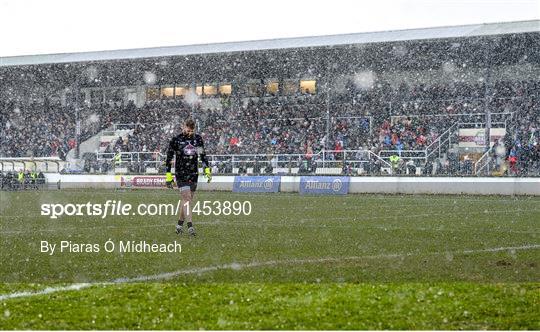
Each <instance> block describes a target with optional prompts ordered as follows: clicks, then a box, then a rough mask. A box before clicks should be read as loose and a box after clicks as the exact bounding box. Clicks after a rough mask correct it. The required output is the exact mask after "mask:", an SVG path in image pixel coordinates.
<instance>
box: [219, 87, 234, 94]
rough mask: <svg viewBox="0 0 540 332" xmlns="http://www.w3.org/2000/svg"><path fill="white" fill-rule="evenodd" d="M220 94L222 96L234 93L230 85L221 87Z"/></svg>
mask: <svg viewBox="0 0 540 332" xmlns="http://www.w3.org/2000/svg"><path fill="white" fill-rule="evenodd" d="M219 93H221V94H222V95H230V94H231V93H232V86H231V85H230V84H223V85H220V86H219Z"/></svg>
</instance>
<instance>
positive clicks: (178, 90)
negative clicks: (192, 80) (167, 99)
mask: <svg viewBox="0 0 540 332" xmlns="http://www.w3.org/2000/svg"><path fill="white" fill-rule="evenodd" d="M188 91H189V88H188V87H186V86H177V87H175V88H174V95H175V96H185V95H186V94H187V93H188Z"/></svg>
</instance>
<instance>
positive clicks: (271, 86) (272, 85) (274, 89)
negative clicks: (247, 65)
mask: <svg viewBox="0 0 540 332" xmlns="http://www.w3.org/2000/svg"><path fill="white" fill-rule="evenodd" d="M278 91H279V83H278V82H268V83H267V84H266V92H267V93H268V94H271V95H277V94H278Z"/></svg>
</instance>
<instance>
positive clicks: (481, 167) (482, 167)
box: [474, 145, 493, 175]
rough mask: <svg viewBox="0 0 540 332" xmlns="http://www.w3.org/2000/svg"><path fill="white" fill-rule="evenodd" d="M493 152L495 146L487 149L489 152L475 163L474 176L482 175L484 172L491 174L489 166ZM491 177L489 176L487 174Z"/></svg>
mask: <svg viewBox="0 0 540 332" xmlns="http://www.w3.org/2000/svg"><path fill="white" fill-rule="evenodd" d="M492 151H493V145H492V146H490V147H489V149H487V151H486V152H485V153H484V154H483V155H482V156H481V157H480V158H478V160H477V161H476V162H475V163H474V174H475V175H481V174H482V172H483V171H484V173H489V164H490V163H491V153H492ZM486 175H489V174H486Z"/></svg>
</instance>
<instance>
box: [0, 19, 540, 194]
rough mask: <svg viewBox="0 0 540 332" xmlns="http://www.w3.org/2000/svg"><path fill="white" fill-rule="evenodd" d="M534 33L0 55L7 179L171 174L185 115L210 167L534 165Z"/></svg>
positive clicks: (497, 169) (313, 169) (539, 73)
mask: <svg viewBox="0 0 540 332" xmlns="http://www.w3.org/2000/svg"><path fill="white" fill-rule="evenodd" d="M539 32H540V29H539V22H538V21H523V22H510V23H497V24H483V25H469V26H458V27H441V28H429V29H416V30H404V31H387V32H375V33H360V34H348V35H335V36H323V37H307V38H292V39H277V40H264V41H254V42H238V43H222V44H212V45H190V46H178V47H161V48H150V49H134V50H118V51H103V52H88V53H76V54H52V55H35V56H19V57H6V58H0V87H1V89H0V123H2V126H1V128H0V135H1V136H2V138H3V139H2V144H1V145H0V157H2V159H0V165H1V170H2V173H3V174H2V176H3V177H4V178H6V180H5V181H4V182H5V183H12V182H13V183H15V182H16V181H14V180H13V179H14V178H15V177H19V176H20V175H19V173H20V172H23V178H24V179H26V182H28V183H29V184H28V186H29V185H30V183H31V181H32V179H31V174H30V171H35V172H37V173H39V171H43V172H45V173H46V172H57V171H62V172H76V173H81V172H82V173H92V174H111V173H115V174H160V173H162V172H163V169H162V168H163V162H164V154H165V150H166V148H167V147H166V142H168V140H169V139H170V137H172V136H173V135H174V134H175V133H177V132H178V131H179V123H180V122H181V120H182V119H184V118H186V117H188V116H191V117H193V118H195V119H196V122H197V130H198V131H199V132H201V133H202V134H203V136H204V139H205V142H206V149H207V152H208V154H209V158H210V162H211V164H212V167H213V172H214V173H215V174H254V175H259V174H292V175H295V174H317V175H319V174H344V175H410V176H430V175H449V176H456V175H459V176H463V175H469V176H472V175H510V176H537V175H538V174H539V172H540V171H539V170H540V164H539V163H540V161H539V160H540V157H539V156H540V152H539V151H540V144H539V136H540V135H539V130H540V129H539V128H540V120H539V116H538V114H539V113H540V106H539V105H540V104H539V95H540V82H539V80H538V78H539V77H540V49H539V48H538V47H536V45H539V43H540V34H539ZM487 142H489V144H488V143H487ZM17 158H18V159H17ZM37 158H49V161H44V162H38V161H36V160H38V159H37ZM50 159H54V161H50ZM25 172H27V173H28V174H24V173H25ZM15 184H16V183H15Z"/></svg>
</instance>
